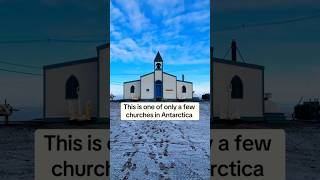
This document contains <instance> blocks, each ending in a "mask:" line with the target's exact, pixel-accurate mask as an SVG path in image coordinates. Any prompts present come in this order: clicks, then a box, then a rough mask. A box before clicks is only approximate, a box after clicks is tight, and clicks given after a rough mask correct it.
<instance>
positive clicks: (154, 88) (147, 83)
mask: <svg viewBox="0 0 320 180" xmlns="http://www.w3.org/2000/svg"><path fill="white" fill-rule="evenodd" d="M192 97H193V84H192V82H188V81H185V80H184V75H182V80H177V77H176V76H175V75H172V74H169V73H166V72H164V71H163V60H162V57H161V55H160V53H159V52H158V53H157V55H156V57H155V59H154V71H153V72H151V73H148V74H145V75H142V76H140V79H139V80H134V81H128V82H124V83H123V98H124V99H125V100H155V101H162V100H191V99H192Z"/></svg>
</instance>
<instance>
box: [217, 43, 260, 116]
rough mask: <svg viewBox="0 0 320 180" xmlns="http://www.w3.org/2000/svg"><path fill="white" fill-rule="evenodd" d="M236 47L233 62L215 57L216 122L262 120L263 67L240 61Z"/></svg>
mask: <svg viewBox="0 0 320 180" xmlns="http://www.w3.org/2000/svg"><path fill="white" fill-rule="evenodd" d="M237 50H238V49H237V46H236V42H235V41H233V42H232V45H231V60H227V59H220V58H215V57H212V60H211V61H212V66H211V71H212V80H211V83H212V85H211V94H212V100H213V101H212V106H213V108H212V111H213V112H212V116H213V119H227V120H229V119H242V120H254V121H256V120H263V119H264V114H265V102H264V66H260V65H256V64H250V63H245V62H240V61H238V60H237Z"/></svg>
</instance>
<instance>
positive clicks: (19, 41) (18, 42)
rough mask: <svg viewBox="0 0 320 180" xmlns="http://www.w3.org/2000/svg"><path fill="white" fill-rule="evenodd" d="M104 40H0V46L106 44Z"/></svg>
mask: <svg viewBox="0 0 320 180" xmlns="http://www.w3.org/2000/svg"><path fill="white" fill-rule="evenodd" d="M106 42H107V41H106V40H97V39H85V40H75V39H56V38H47V39H23V40H2V41H0V44H25V43H26V44H27V43H71V44H76V43H78V44H81V43H83V44H85V43H106Z"/></svg>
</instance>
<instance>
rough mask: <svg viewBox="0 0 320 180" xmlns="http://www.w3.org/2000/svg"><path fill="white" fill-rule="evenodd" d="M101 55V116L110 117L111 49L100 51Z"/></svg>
mask: <svg viewBox="0 0 320 180" xmlns="http://www.w3.org/2000/svg"><path fill="white" fill-rule="evenodd" d="M98 55H99V64H100V65H99V73H100V74H99V81H100V82H99V114H100V115H99V116H100V118H109V117H110V106H109V101H110V47H109V45H108V46H107V47H106V48H105V49H100V50H99V52H98Z"/></svg>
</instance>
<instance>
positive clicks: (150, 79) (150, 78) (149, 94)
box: [140, 73, 154, 99]
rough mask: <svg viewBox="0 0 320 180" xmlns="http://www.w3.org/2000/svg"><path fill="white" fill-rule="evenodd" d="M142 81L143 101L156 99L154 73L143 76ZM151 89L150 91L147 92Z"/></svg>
mask: <svg viewBox="0 0 320 180" xmlns="http://www.w3.org/2000/svg"><path fill="white" fill-rule="evenodd" d="M140 81H141V99H154V73H151V74H148V75H146V76H142V77H141V78H140ZM147 89H149V91H147Z"/></svg>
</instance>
